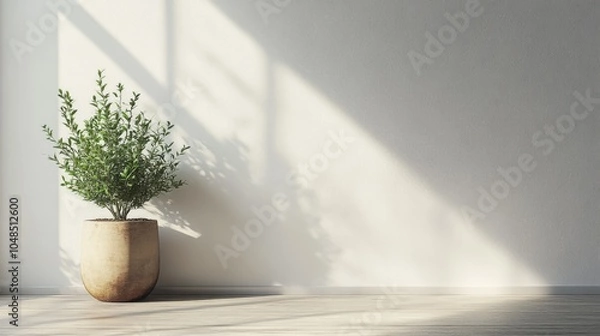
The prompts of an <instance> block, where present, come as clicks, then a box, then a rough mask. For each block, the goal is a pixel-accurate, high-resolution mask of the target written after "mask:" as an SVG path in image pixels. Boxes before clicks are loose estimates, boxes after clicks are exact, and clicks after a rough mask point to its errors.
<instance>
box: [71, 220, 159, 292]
mask: <svg viewBox="0 0 600 336" xmlns="http://www.w3.org/2000/svg"><path fill="white" fill-rule="evenodd" d="M82 231H83V232H82V242H81V243H82V244H81V247H82V251H81V252H82V253H81V278H82V280H83V285H84V286H85V289H86V290H87V291H88V293H90V295H91V296H93V297H94V298H96V299H98V300H100V301H111V302H113V301H137V300H141V299H143V298H145V297H146V296H147V295H148V294H150V292H152V289H154V286H155V285H156V281H157V280H158V274H159V271H160V270H159V269H160V256H159V239H158V224H157V222H156V221H155V220H132V221H102V220H89V221H85V223H84V226H83V230H82Z"/></svg>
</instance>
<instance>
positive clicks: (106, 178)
mask: <svg viewBox="0 0 600 336" xmlns="http://www.w3.org/2000/svg"><path fill="white" fill-rule="evenodd" d="M96 85H97V91H96V93H95V94H94V95H93V96H92V101H91V105H92V106H93V107H94V108H95V113H94V115H93V116H92V117H90V118H89V119H87V120H85V121H84V122H83V126H80V125H79V124H78V123H77V122H76V117H77V109H75V108H74V105H73V103H74V100H73V98H72V96H71V94H70V93H69V91H64V90H61V89H59V90H58V97H59V98H60V100H61V107H60V112H61V117H62V120H63V123H62V124H63V125H64V126H65V127H66V128H67V130H68V131H69V135H68V136H67V137H64V138H63V137H55V136H54V132H53V130H52V129H50V128H49V127H48V126H47V125H44V126H43V127H42V128H43V131H44V133H45V134H46V138H47V139H48V140H49V141H50V142H51V143H52V145H53V147H54V148H55V150H56V152H55V153H54V154H53V155H52V156H50V157H49V159H50V160H51V161H53V162H54V163H55V164H56V165H57V166H58V167H59V168H60V169H61V170H62V171H63V174H62V175H61V180H62V181H61V186H64V187H66V188H68V189H69V190H71V191H72V192H74V193H75V194H78V195H79V196H81V197H82V198H83V199H84V200H86V201H89V202H92V203H94V204H96V205H98V206H100V207H102V208H106V209H108V211H110V213H111V214H112V215H113V217H114V219H115V220H126V219H127V215H128V214H129V212H130V211H131V210H132V209H136V208H140V207H142V206H143V205H144V204H145V203H146V202H148V201H149V200H151V199H152V198H154V197H156V196H158V195H160V194H162V193H166V192H169V191H171V190H173V189H176V188H179V187H181V186H182V185H184V184H185V182H184V181H182V180H180V179H178V178H177V176H176V172H177V166H178V165H179V163H180V161H179V159H180V157H181V156H182V155H183V154H184V153H185V152H186V151H187V150H188V149H189V148H190V147H189V146H186V145H183V146H182V147H181V148H180V149H179V150H174V149H173V142H170V141H168V137H169V135H170V133H171V130H172V129H173V127H174V125H173V124H172V123H170V122H169V121H167V122H166V123H162V122H154V121H152V120H151V119H149V118H147V117H146V116H145V115H144V113H143V112H136V111H135V109H136V108H137V107H138V101H139V98H140V94H139V93H136V92H132V97H131V98H130V99H129V101H128V102H125V101H124V99H125V100H126V98H125V97H123V91H124V90H125V88H124V86H123V85H122V84H120V83H119V84H117V87H116V91H113V92H108V91H107V90H106V83H105V82H104V73H103V71H102V70H98V79H97V80H96Z"/></svg>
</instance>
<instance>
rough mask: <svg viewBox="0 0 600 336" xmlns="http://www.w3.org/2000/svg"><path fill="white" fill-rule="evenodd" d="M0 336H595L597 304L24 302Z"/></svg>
mask: <svg viewBox="0 0 600 336" xmlns="http://www.w3.org/2000/svg"><path fill="white" fill-rule="evenodd" d="M0 299H1V300H2V301H1V306H0V316H3V317H2V319H1V321H2V325H0V335H3V336H4V335H57V336H59V335H60V336H67V335H78V336H81V335H84V336H87V335H128V336H130V335H140V336H141V335H164V336H176V335H419V336H420V335H423V336H425V335H427V336H436V335H473V336H491V335H507V336H508V335H510V336H515V335H600V296H597V295H589V296H582V295H557V296H542V295H532V296H514V295H513V296H511V295H506V296H466V295H436V296H428V295H412V296H411V295H390V296H385V295H268V296H152V297H150V298H149V299H148V300H146V301H144V302H136V303H103V302H98V301H95V300H93V299H91V298H90V297H88V296H86V295H47V296H22V299H21V301H20V303H19V304H20V306H19V307H20V316H19V323H20V326H19V327H18V328H15V327H12V326H9V324H8V320H7V313H8V307H7V304H8V303H9V302H8V296H0Z"/></svg>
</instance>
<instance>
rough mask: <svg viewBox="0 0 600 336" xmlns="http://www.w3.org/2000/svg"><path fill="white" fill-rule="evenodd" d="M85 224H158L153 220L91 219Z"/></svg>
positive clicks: (86, 220)
mask: <svg viewBox="0 0 600 336" xmlns="http://www.w3.org/2000/svg"><path fill="white" fill-rule="evenodd" d="M84 222H90V223H115V224H116V223H157V222H158V221H157V220H156V219H151V218H128V219H125V220H118V219H113V218H90V219H85V220H84Z"/></svg>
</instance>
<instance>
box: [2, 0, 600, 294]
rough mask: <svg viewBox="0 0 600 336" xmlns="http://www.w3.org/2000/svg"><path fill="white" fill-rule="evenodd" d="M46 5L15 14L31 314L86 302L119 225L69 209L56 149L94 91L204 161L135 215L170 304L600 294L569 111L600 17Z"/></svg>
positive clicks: (317, 5)
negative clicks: (141, 113) (202, 297)
mask: <svg viewBox="0 0 600 336" xmlns="http://www.w3.org/2000/svg"><path fill="white" fill-rule="evenodd" d="M48 3H55V2H53V1H49V2H48ZM48 3H46V1H28V2H21V1H8V0H5V1H2V2H1V4H2V8H1V15H2V17H1V20H0V22H1V24H2V26H1V28H0V29H1V34H2V45H1V49H2V56H1V57H2V61H1V62H2V63H1V66H2V68H1V73H2V90H1V106H0V111H1V121H0V127H1V137H2V138H1V140H2V147H1V148H2V152H1V155H2V156H1V164H2V167H1V168H2V180H1V192H2V200H3V202H4V206H5V207H7V206H8V204H7V197H8V196H9V195H13V194H17V195H20V197H21V202H22V212H23V213H22V237H21V238H22V252H21V259H22V261H23V265H22V268H23V270H22V280H21V281H22V286H23V287H24V288H26V289H27V290H29V291H30V292H61V291H62V292H68V291H73V290H75V291H78V290H80V288H81V283H80V280H79V276H78V271H77V265H78V262H79V248H80V243H79V232H80V223H81V221H82V220H84V219H85V218H90V217H102V216H106V215H107V213H106V212H105V211H102V210H100V209H96V208H94V207H93V206H91V205H88V204H85V203H83V202H81V201H80V200H79V199H78V198H77V197H76V196H74V195H71V194H69V193H68V192H66V191H65V190H62V189H59V188H58V171H57V170H56V168H55V167H53V166H52V164H51V163H50V162H49V161H47V160H46V155H47V154H50V153H51V148H50V146H49V145H48V144H47V143H46V141H45V139H44V137H43V134H42V132H41V125H42V124H44V123H48V124H49V125H51V126H53V127H57V126H58V125H59V120H58V117H59V113H58V109H57V104H58V102H57V99H56V96H55V94H56V91H57V89H58V88H59V87H60V88H65V89H69V90H70V91H71V92H72V94H73V95H74V97H75V98H76V100H77V103H78V104H79V105H78V106H79V107H80V109H81V110H82V111H85V113H89V111H90V110H89V108H88V107H89V106H88V105H87V104H88V102H89V97H90V96H91V94H92V90H93V89H94V87H93V86H94V76H95V71H96V69H98V68H104V69H106V74H107V79H108V80H109V81H110V82H111V83H113V84H116V82H117V81H122V82H123V83H124V84H125V85H126V87H127V88H128V89H129V90H135V91H139V92H141V93H142V100H143V102H144V108H145V110H147V111H148V112H150V113H153V114H155V116H156V117H157V118H162V119H164V118H168V119H170V120H171V121H173V122H174V123H175V124H176V125H177V128H176V132H175V133H176V134H175V138H176V139H177V141H178V142H179V143H181V142H185V143H188V144H191V145H192V147H193V149H192V150H191V153H190V155H189V156H188V159H187V160H185V162H184V164H183V169H182V172H181V175H182V177H184V178H185V179H187V180H188V182H189V185H188V186H186V187H184V188H181V189H179V190H177V191H175V192H173V193H171V194H168V195H165V196H164V197H162V198H160V199H158V200H156V201H154V202H152V204H150V205H149V206H148V207H147V209H146V210H140V211H138V212H137V213H135V214H134V215H136V216H137V215H139V216H152V217H155V218H158V219H159V220H160V222H161V224H162V227H161V232H160V233H161V243H162V251H161V257H162V274H161V279H160V282H159V286H160V287H161V288H171V287H215V286H218V287H223V286H235V287H249V288H251V287H260V286H284V287H285V288H303V289H314V288H317V287H336V288H356V287H365V288H375V287H378V286H398V287H427V288H454V287H463V288H477V287H488V288H490V290H497V289H501V288H513V287H522V286H524V287H530V286H531V287H536V286H542V287H548V288H554V287H556V286H575V287H579V286H598V285H600V249H599V246H600V244H599V243H598V242H599V241H600V226H598V218H599V215H600V212H599V210H598V209H599V207H598V204H599V202H598V201H599V200H600V198H599V197H598V196H599V191H600V187H599V183H598V167H599V166H600V159H599V157H600V155H599V154H600V151H599V149H600V142H599V136H598V132H597V130H598V126H599V119H600V118H599V113H600V104H596V102H594V101H592V103H591V104H592V105H591V106H589V107H590V108H592V109H593V110H592V111H591V112H587V115H586V114H585V113H586V108H585V107H584V105H583V104H581V103H579V102H578V99H577V95H578V93H579V94H582V95H586V90H590V91H589V95H591V96H592V97H599V96H600V85H599V83H600V82H599V79H600V78H599V76H598V74H600V63H599V62H598V55H599V53H598V51H599V46H600V34H598V32H599V31H598V24H597V22H598V20H599V19H600V5H599V4H598V3H597V2H594V1H573V2H565V1H532V0H530V1H511V2H508V1H499V0H498V1H485V0H481V2H480V3H479V4H477V3H476V2H474V1H467V0H456V1H444V2H442V1H437V2H434V1H432V2H429V1H427V2H425V1H377V2H367V1H329V2H322V1H293V2H292V1H271V0H265V1H256V2H254V1H245V2H242V3H239V1H212V2H211V1H172V2H171V1H141V0H139V1H120V2H110V3H107V2H101V1H96V2H92V1H82V2H75V3H71V2H60V1H57V2H56V3H60V4H61V6H60V7H59V8H58V11H59V13H58V20H57V27H56V28H55V27H53V26H52V23H53V22H54V21H52V20H53V19H52V18H53V17H55V14H54V13H55V12H54V11H53V10H52V9H51V8H50V7H51V6H49V5H48ZM274 6H279V7H274ZM459 12H461V13H465V14H464V15H463V16H462V18H464V17H468V20H469V22H468V23H466V22H465V21H461V18H458V19H455V20H459V21H458V22H455V24H458V25H460V24H462V26H460V27H458V28H451V27H452V26H451V23H450V21H452V20H453V19H452V17H457V16H456V15H459V16H460V15H461V14H457V13H459ZM449 17H450V19H449ZM29 23H31V24H29ZM32 25H33V26H35V27H38V28H40V29H41V30H40V31H39V32H37V35H36V32H35V31H34V30H35V29H36V28H32ZM44 30H45V31H44ZM428 33H431V34H433V35H435V36H437V35H438V33H441V34H442V37H441V38H442V39H446V40H445V41H446V42H445V43H446V44H444V45H441V44H440V45H436V43H441V42H434V41H432V40H431V39H430V38H428V37H427V36H428ZM42 35H43V36H42ZM16 41H18V42H20V43H25V44H27V45H29V46H30V47H31V48H30V49H19V50H21V51H22V53H21V54H18V52H16V51H15V43H17V42H16ZM19 46H20V47H21V48H23V45H19ZM23 50H25V51H23ZM417 54H419V55H421V56H417ZM411 57H412V58H413V62H411ZM416 57H421V58H420V60H421V61H422V62H425V63H423V64H420V65H419V64H414V62H415V60H416V59H417V58H416ZM425 57H427V58H425ZM571 107H573V108H574V110H573V116H571V114H570V109H571ZM577 118H579V119H581V120H577ZM557 122H558V124H559V126H558V127H559V128H560V129H561V130H562V131H563V132H564V133H565V134H555V135H551V134H550V132H551V130H550V129H546V130H545V129H544V127H545V126H546V127H548V125H555V126H556V123H557ZM555 126H553V127H555ZM339 132H343V133H345V134H346V135H347V136H349V137H351V141H350V139H348V141H347V142H345V143H343V145H342V147H340V146H339V145H338V144H337V143H334V142H332V135H331V134H339ZM544 132H547V133H544ZM553 137H554V138H553ZM324 160H326V161H324ZM520 161H521V162H520ZM519 162H520V165H521V166H520V168H514V169H512V170H511V171H512V174H513V175H511V176H512V177H513V178H514V179H516V180H514V181H509V182H513V185H509V184H507V183H506V182H503V180H502V176H501V175H500V174H499V173H498V171H497V169H498V168H499V167H500V168H503V169H508V168H509V167H519ZM306 165H308V168H307V169H308V172H307V171H305V169H306ZM525 170H528V171H525ZM307 173H308V174H309V175H306V174H307ZM518 175H521V178H518V177H519V176H518ZM492 186H494V188H495V189H494V191H492V190H491V189H492ZM503 188H504V189H503ZM481 190H484V191H483V192H484V193H492V192H495V193H496V196H493V195H492V196H490V197H493V198H494V200H493V201H490V200H489V199H487V200H482V199H481V198H482V196H481V193H482V191H481ZM503 192H504V193H506V192H508V195H502V193H503ZM282 196H285V197H286V198H287V199H288V203H287V204H288V205H289V207H288V208H287V209H286V210H284V211H281V212H279V213H278V215H277V216H278V218H277V219H276V220H275V221H274V222H273V223H271V224H270V225H268V226H261V227H262V232H259V233H256V235H255V237H249V238H247V241H245V242H244V240H243V239H242V238H240V236H239V235H237V234H234V232H235V230H234V229H233V228H234V227H235V228H238V229H241V230H244V228H245V226H246V224H247V223H249V222H251V224H249V225H252V224H257V223H258V219H257V216H256V215H255V213H254V212H253V207H255V208H262V209H263V210H264V209H265V206H271V203H272V198H273V197H276V198H277V197H282ZM504 196H506V197H504ZM499 198H501V199H499ZM478 202H479V203H482V202H483V203H485V202H487V203H485V204H483V203H482V204H479V205H478ZM490 202H492V203H490ZM465 207H469V208H470V209H472V211H477V212H479V215H480V217H483V218H477V219H476V220H475V221H470V220H467V219H466V218H465V216H464V209H465ZM492 208H493V209H492ZM488 210H489V211H488ZM253 219H255V221H252V220H253ZM6 231H7V229H6V228H5V229H2V237H4V238H2V240H3V241H4V242H6V239H7V238H6V236H7V232H6ZM232 238H233V239H234V241H235V242H236V243H237V244H238V245H240V244H241V245H244V244H243V243H246V245H247V246H232ZM1 246H2V249H3V250H6V249H7V247H6V244H5V243H3V244H2V245H1ZM236 247H237V248H238V250H235V248H236ZM227 249H231V250H227ZM217 250H218V251H221V252H222V253H224V251H229V253H231V255H230V256H231V258H229V259H226V260H223V259H224V257H223V258H222V260H220V259H219V257H218V256H217V253H216V251H217ZM0 256H2V258H4V259H2V260H0V261H1V262H2V263H3V264H4V265H6V253H5V252H1V253H0ZM223 264H226V266H227V267H226V268H224V267H223ZM0 274H1V275H0V280H1V281H2V285H3V286H5V284H6V283H7V282H8V279H7V274H6V272H2V273H0ZM373 290H375V289H373ZM432 290H433V289H432ZM452 290H456V291H459V290H460V289H451V290H450V291H452Z"/></svg>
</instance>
